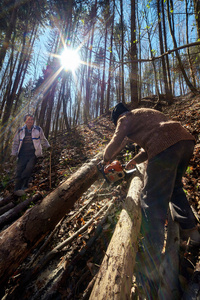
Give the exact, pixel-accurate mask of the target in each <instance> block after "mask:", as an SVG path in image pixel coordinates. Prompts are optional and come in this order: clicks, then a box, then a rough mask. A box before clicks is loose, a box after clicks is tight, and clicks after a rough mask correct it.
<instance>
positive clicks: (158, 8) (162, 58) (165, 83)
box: [157, 0, 173, 103]
mask: <svg viewBox="0 0 200 300" xmlns="http://www.w3.org/2000/svg"><path fill="white" fill-rule="evenodd" d="M160 2H162V1H160V0H157V16H158V32H159V44H160V53H161V54H163V53H164V46H163V31H162V18H161V9H160ZM164 21H165V20H163V22H164ZM161 62H162V72H163V80H164V87H165V94H166V99H167V101H168V103H171V102H172V98H173V97H172V94H171V92H170V89H169V86H168V82H167V70H166V64H165V57H164V56H162V57H161ZM158 96H159V95H158Z"/></svg>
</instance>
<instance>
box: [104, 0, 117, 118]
mask: <svg viewBox="0 0 200 300" xmlns="http://www.w3.org/2000/svg"><path fill="white" fill-rule="evenodd" d="M112 13H113V16H112V27H111V36H110V60H109V74H108V87H107V97H106V112H107V113H108V112H109V107H110V90H111V79H112V58H113V34H114V23H115V18H114V16H115V0H113V12H112Z"/></svg>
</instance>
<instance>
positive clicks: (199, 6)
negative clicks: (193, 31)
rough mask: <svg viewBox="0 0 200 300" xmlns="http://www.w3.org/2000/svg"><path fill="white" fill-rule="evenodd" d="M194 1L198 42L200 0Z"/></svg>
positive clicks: (199, 36)
mask: <svg viewBox="0 0 200 300" xmlns="http://www.w3.org/2000/svg"><path fill="white" fill-rule="evenodd" d="M193 1H194V12H195V20H196V28H197V35H198V40H200V1H199V0H193Z"/></svg>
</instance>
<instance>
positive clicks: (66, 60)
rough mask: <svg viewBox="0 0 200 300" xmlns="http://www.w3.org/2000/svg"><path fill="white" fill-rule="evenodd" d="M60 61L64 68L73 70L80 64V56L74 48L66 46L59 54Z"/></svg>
mask: <svg viewBox="0 0 200 300" xmlns="http://www.w3.org/2000/svg"><path fill="white" fill-rule="evenodd" d="M60 61H61V64H62V66H63V68H64V69H65V70H70V71H72V72H74V71H75V70H76V69H77V68H78V66H79V65H80V62H81V61H80V56H79V54H78V52H77V51H76V50H73V49H68V48H66V49H65V50H64V51H63V52H62V54H61V56H60Z"/></svg>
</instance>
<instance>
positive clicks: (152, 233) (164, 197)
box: [103, 103, 200, 299]
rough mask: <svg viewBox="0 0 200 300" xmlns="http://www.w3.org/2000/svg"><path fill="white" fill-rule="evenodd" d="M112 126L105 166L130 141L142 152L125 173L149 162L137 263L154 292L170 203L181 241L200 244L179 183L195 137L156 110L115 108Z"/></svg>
mask: <svg viewBox="0 0 200 300" xmlns="http://www.w3.org/2000/svg"><path fill="white" fill-rule="evenodd" d="M112 121H113V122H114V124H115V126H116V129H115V133H114V135H113V137H112V139H111V141H110V142H109V144H108V145H107V147H106V148H105V151H104V156H103V159H104V163H105V164H106V163H108V162H110V161H112V160H113V159H114V158H115V157H116V155H117V154H118V153H119V152H120V151H121V150H122V148H123V147H125V145H126V143H127V142H130V141H132V142H134V143H136V144H137V145H139V146H140V147H141V151H140V152H139V153H138V154H137V155H135V157H134V158H133V159H132V160H130V161H129V163H128V164H127V165H126V169H132V168H133V167H134V166H135V165H136V164H139V163H142V162H144V161H147V168H146V174H145V179H144V187H143V190H142V192H141V197H140V198H141V199H140V200H141V208H142V225H141V233H142V236H143V240H142V249H143V252H140V253H138V260H139V263H142V266H143V267H142V268H141V269H142V273H145V274H143V275H144V276H146V277H145V278H147V280H148V281H149V282H150V286H151V288H152V293H153V291H157V290H158V288H159V286H158V284H159V283H158V282H159V280H156V279H155V277H153V274H159V266H160V264H161V262H162V249H163V243H164V233H165V232H164V228H165V221H166V219H167V212H168V208H169V202H171V213H172V217H173V220H174V221H175V222H178V223H179V227H180V235H181V238H182V239H188V238H190V243H192V244H194V245H197V246H198V245H200V233H199V231H198V226H197V221H196V218H195V216H194V214H193V212H192V209H191V207H190V205H189V202H188V200H187V198H186V195H185V192H184V191H183V184H182V177H183V175H184V173H185V171H186V169H187V166H188V163H189V161H190V158H191V156H192V154H193V150H194V146H195V138H194V137H193V136H192V135H191V134H190V133H189V132H188V131H187V130H186V129H185V128H184V127H183V126H181V124H180V123H179V122H176V121H172V120H170V119H169V118H168V117H167V116H165V115H164V114H163V113H162V112H160V111H157V110H154V109H149V108H138V109H133V110H131V111H129V109H128V108H127V107H126V106H125V105H123V104H122V103H118V104H117V105H116V106H115V108H114V110H113V112H112ZM144 281H145V279H144ZM155 293H156V292H155ZM150 299H151V298H150Z"/></svg>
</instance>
